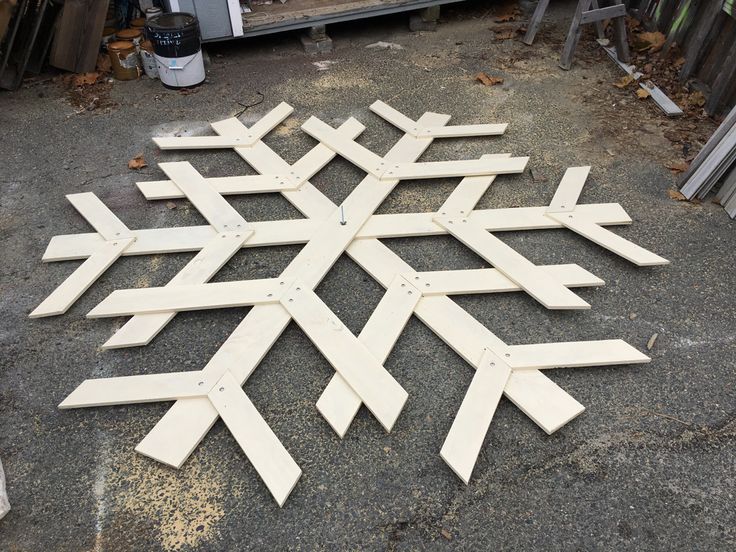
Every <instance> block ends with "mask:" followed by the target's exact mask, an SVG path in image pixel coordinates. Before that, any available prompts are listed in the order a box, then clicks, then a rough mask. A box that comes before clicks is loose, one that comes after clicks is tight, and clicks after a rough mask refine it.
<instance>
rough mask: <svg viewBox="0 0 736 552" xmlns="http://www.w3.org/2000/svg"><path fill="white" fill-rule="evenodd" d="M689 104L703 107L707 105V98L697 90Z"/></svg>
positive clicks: (691, 95) (688, 100)
mask: <svg viewBox="0 0 736 552" xmlns="http://www.w3.org/2000/svg"><path fill="white" fill-rule="evenodd" d="M687 103H689V104H690V105H694V106H697V107H703V106H704V105H705V96H704V95H703V93H702V92H701V91H700V90H696V91H695V92H693V93H692V94H690V96H689V97H688V99H687Z"/></svg>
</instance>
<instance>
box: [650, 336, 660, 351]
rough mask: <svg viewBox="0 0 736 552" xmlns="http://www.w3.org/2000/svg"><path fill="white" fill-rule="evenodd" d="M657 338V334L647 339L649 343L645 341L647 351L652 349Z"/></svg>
mask: <svg viewBox="0 0 736 552" xmlns="http://www.w3.org/2000/svg"><path fill="white" fill-rule="evenodd" d="M657 337H659V334H656V333H655V334H654V335H652V337H650V338H649V341H647V351H651V350H652V347H654V342H655V341H657Z"/></svg>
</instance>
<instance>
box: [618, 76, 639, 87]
mask: <svg viewBox="0 0 736 552" xmlns="http://www.w3.org/2000/svg"><path fill="white" fill-rule="evenodd" d="M632 82H634V77H633V76H631V75H624V76H623V77H621V80H620V81H618V82H614V83H613V86H615V87H616V88H626V87H627V86H629V85H630V84H631V83H632Z"/></svg>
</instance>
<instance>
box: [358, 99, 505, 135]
mask: <svg viewBox="0 0 736 552" xmlns="http://www.w3.org/2000/svg"><path fill="white" fill-rule="evenodd" d="M370 110H371V111H373V113H375V114H376V115H378V116H380V117H382V118H383V119H385V120H386V121H388V122H389V123H391V124H392V125H394V126H395V127H396V128H399V129H401V130H403V131H404V132H406V133H407V134H411V135H412V136H417V137H422V136H425V137H431V138H458V137H463V136H494V135H498V134H503V133H504V132H505V131H506V127H507V126H508V125H507V124H505V123H504V124H495V125H489V124H482V125H450V126H432V127H428V126H424V125H421V124H419V123H418V122H415V121H413V120H412V119H410V118H409V117H407V116H406V115H404V114H403V113H401V112H400V111H398V110H396V109H394V108H393V107H391V106H390V105H388V104H386V103H384V102H382V101H381V100H377V101H375V102H373V103H372V104H371V106H370Z"/></svg>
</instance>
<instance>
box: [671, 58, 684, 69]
mask: <svg viewBox="0 0 736 552" xmlns="http://www.w3.org/2000/svg"><path fill="white" fill-rule="evenodd" d="M673 65H674V66H675V67H677V68H680V67H682V66H683V65H685V58H684V57H679V58H677V59H676V60H675V63H674V64H673Z"/></svg>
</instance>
